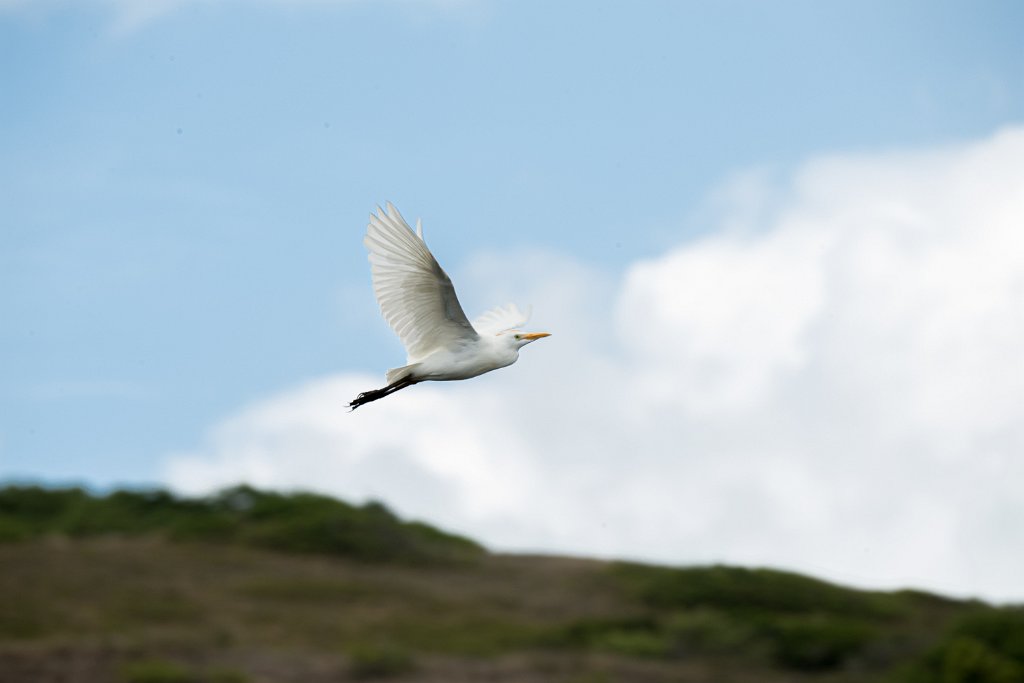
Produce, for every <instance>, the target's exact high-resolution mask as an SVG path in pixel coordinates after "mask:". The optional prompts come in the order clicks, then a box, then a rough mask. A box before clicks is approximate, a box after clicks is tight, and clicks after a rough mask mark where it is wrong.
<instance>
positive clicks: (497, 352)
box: [406, 336, 519, 382]
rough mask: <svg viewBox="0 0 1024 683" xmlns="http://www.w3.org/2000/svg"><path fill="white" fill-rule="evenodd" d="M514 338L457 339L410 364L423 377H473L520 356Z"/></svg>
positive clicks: (442, 378) (452, 378) (512, 361)
mask: <svg viewBox="0 0 1024 683" xmlns="http://www.w3.org/2000/svg"><path fill="white" fill-rule="evenodd" d="M510 339H512V338H511V337H498V336H481V337H477V338H476V339H470V340H466V341H464V342H457V343H456V344H455V345H454V347H453V348H446V349H438V350H437V351H435V352H434V353H432V354H430V355H429V356H427V357H426V358H424V359H423V360H421V361H420V362H418V363H415V364H413V365H412V366H406V367H408V368H410V374H411V375H412V376H413V377H415V378H416V379H420V380H434V381H441V382H443V381H448V380H454V379H469V378H470V377H476V376H477V375H482V374H484V373H485V372H490V371H491V370H497V369H498V368H504V367H507V366H509V365H512V364H513V363H515V362H516V361H517V360H519V348H518V347H514V346H512V345H510V344H509V343H508V341H509V340H510Z"/></svg>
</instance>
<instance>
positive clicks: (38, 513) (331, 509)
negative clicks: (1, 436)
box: [0, 486, 484, 563]
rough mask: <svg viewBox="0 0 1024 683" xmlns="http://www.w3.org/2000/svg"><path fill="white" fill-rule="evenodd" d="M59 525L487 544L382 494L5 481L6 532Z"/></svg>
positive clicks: (356, 547) (261, 540)
mask: <svg viewBox="0 0 1024 683" xmlns="http://www.w3.org/2000/svg"><path fill="white" fill-rule="evenodd" d="M54 533H56V534H64V535H68V536H73V537H85V536H96V535H102V534H125V535H140V534H160V535H163V536H166V537H168V538H172V539H183V540H196V541H209V542H217V543H224V542H236V543H242V544H245V545H251V546H258V547H261V548H266V549H269V550H281V551H287V552H297V553H323V554H330V555H341V556H344V557H350V558H353V559H359V560H365V561H369V562H408V563H461V562H465V561H469V560H474V559H477V558H479V557H481V556H482V555H483V554H484V550H483V548H481V547H480V546H479V545H477V544H476V543H474V542H473V541H470V540H468V539H466V538H462V537H459V536H455V535H452V534H447V533H445V532H443V531H440V530H439V529H435V528H433V527H431V526H428V525H426V524H423V523H421V522H403V521H402V520H400V519H399V518H398V517H396V516H395V515H394V514H393V513H392V512H391V511H390V510H388V509H387V508H386V507H385V506H384V505H382V504H380V503H367V504H366V505H363V506H358V507H357V506H353V505H349V504H348V503H345V502H343V501H340V500H335V499H333V498H330V497H328V496H321V495H316V494H312V493H293V494H280V493H271V492H264V491H257V490H256V489H253V488H251V487H248V486H239V487H235V488H231V489H226V490H224V491H222V492H220V493H218V494H216V495H214V496H211V497H209V498H179V497H177V496H175V495H173V494H171V493H169V492H167V491H163V490H159V489H156V490H143V491H115V492H113V493H110V494H108V495H106V496H93V495H90V494H89V493H87V492H85V491H83V490H81V489H46V488H41V487H36V486H27V487H18V486H9V487H6V488H0V541H8V542H11V541H21V540H26V539H29V538H32V537H36V536H40V535H43V534H54Z"/></svg>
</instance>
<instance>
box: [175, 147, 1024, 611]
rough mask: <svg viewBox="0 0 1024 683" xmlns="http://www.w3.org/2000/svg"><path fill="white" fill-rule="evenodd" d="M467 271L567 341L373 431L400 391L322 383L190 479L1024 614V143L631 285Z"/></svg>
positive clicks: (821, 200)
mask: <svg viewBox="0 0 1024 683" xmlns="http://www.w3.org/2000/svg"><path fill="white" fill-rule="evenodd" d="M747 190H749V188H747ZM766 196H767V197H770V201H767V202H765V201H764V198H765V197H766ZM751 202H757V203H758V206H752V205H751ZM766 206H767V207H770V209H765V208H764V207H766ZM624 230H625V228H624ZM524 263H525V264H529V265H528V267H527V268H526V271H527V272H525V273H524V272H523V271H524V269H523V264H524ZM457 275H458V277H456V281H457V282H458V283H459V284H460V286H461V288H462V289H463V290H465V291H472V290H474V289H477V288H478V289H481V290H484V291H487V292H488V293H491V294H494V295H495V296H498V295H502V294H506V293H508V292H512V291H515V292H517V293H518V296H517V297H515V298H519V299H520V300H527V298H529V299H532V301H533V302H534V303H535V304H537V305H536V311H537V314H538V315H539V316H543V318H542V319H540V320H537V321H536V324H535V325H532V326H531V327H535V328H536V329H547V330H548V331H551V332H554V333H555V336H553V337H551V338H550V339H547V340H544V341H543V342H540V343H538V344H535V345H533V346H531V347H529V348H527V349H525V350H524V352H523V355H522V358H521V360H520V362H519V363H518V364H517V365H516V366H515V367H514V368H512V369H509V370H504V371H501V372H498V373H492V374H491V375H487V376H484V377H481V378H478V379H476V380H473V381H471V382H466V383H460V384H457V385H435V386H431V385H420V386H417V387H415V388H413V389H410V390H408V391H405V392H401V393H399V394H396V395H395V396H393V397H391V398H389V399H387V400H386V401H383V402H381V403H378V404H373V405H370V406H367V407H365V408H363V409H360V410H359V411H357V412H355V413H352V414H345V413H344V411H343V406H344V405H345V403H347V401H348V400H350V399H351V398H352V397H353V396H355V394H356V393H358V392H359V391H362V390H365V389H368V388H371V387H375V386H378V385H379V384H380V382H381V378H380V377H371V376H365V375H362V374H348V373H346V374H340V375H338V376H335V377H328V378H324V379H321V380H318V381H315V382H311V383H309V384H307V385H305V386H300V387H296V388H295V389H294V390H292V391H289V392H286V393H284V394H282V395H279V396H274V397H271V398H268V399H266V400H264V401H261V402H259V403H257V404H255V405H252V406H249V407H247V408H244V409H241V410H240V411H239V412H238V413H237V414H235V415H233V416H230V417H228V418H227V419H225V420H223V421H222V422H221V423H219V424H217V425H214V426H213V427H212V428H211V429H210V431H209V433H208V435H207V436H206V438H205V440H204V441H203V443H202V444H201V445H200V446H198V447H197V448H196V449H195V450H194V451H192V452H189V453H178V454H173V455H170V456H169V457H168V458H167V460H166V481H167V483H168V484H170V485H171V486H173V487H175V488H177V489H179V490H182V491H186V492H191V493H200V492H206V491H209V490H211V489H214V488H217V487H220V486H224V485H227V484H232V483H236V482H239V481H247V482H250V483H253V484H255V485H259V486H267V487H274V488H279V489H288V488H313V489H317V490H321V491H326V492H330V493H333V494H337V495H341V496H344V497H348V498H355V499H366V498H379V499H382V500H384V501H385V502H387V503H388V504H389V505H391V506H393V507H394V508H396V509H397V510H399V511H400V512H402V513H404V514H407V515H413V516H417V517H420V518H424V519H426V520H429V521H431V522H434V523H437V524H439V525H442V526H444V527H446V528H449V529H453V530H457V531H460V532H463V533H467V534H469V535H471V536H473V537H475V538H477V539H479V540H482V541H483V542H484V543H486V544H488V545H489V546H491V547H493V548H497V549H512V550H544V551H552V552H560V553H582V554H587V555H598V556H614V557H629V558H638V559H645V560H652V561H659V562H666V563H673V564H685V563H702V562H728V563H742V564H747V565H771V566H776V567H786V568H792V569H796V570H800V571H805V572H810V573H814V574H816V575H819V576H824V577H828V578H831V579H834V580H838V581H843V582H846V583H852V584H855V585H862V586H872V587H898V586H915V587H922V588H928V589H933V590H938V591H943V592H949V593H954V594H961V595H980V596H983V597H987V598H991V599H1001V600H1006V599H1013V600H1021V599H1024V584H1022V583H1021V581H1020V577H1021V576H1024V523H1022V521H1024V487H1022V486H1021V482H1024V354H1022V350H1024V129H1021V128H1015V129H1008V130H1005V131H1002V132H1000V133H998V134H996V135H994V136H992V137H990V138H988V139H985V140H982V141H979V142H975V143H971V144H962V145H955V146H949V147H946V148H944V149H938V150H926V151H916V152H900V153H878V154H864V155H858V156H835V157H826V158H819V159H812V160H810V161H808V162H807V163H805V164H803V165H802V166H801V167H800V168H799V169H798V170H797V171H796V172H794V173H793V174H792V175H791V176H790V177H788V178H786V179H785V182H784V183H783V184H782V186H781V187H780V186H769V185H768V184H765V185H764V186H762V187H759V188H757V191H755V192H749V191H744V192H742V193H738V194H737V196H736V198H735V201H734V206H733V209H732V211H730V212H729V213H728V215H727V216H725V217H724V218H722V219H721V225H720V229H718V230H715V231H711V232H709V233H708V236H707V237H705V238H702V239H699V240H696V241H690V242H687V243H684V244H680V245H678V246H676V247H675V248H673V249H670V250H668V251H667V252H666V253H664V254H662V255H660V256H658V257H657V258H652V259H647V260H643V261H639V262H637V263H634V264H633V265H631V266H630V267H629V268H628V269H626V271H625V272H624V273H622V274H621V275H620V276H616V277H613V276H610V275H608V274H605V273H601V272H598V271H596V270H595V269H592V268H589V267H588V266H587V265H586V264H581V263H578V262H575V261H574V260H572V259H570V258H567V257H564V256H559V255H553V254H545V253H533V252H529V253H520V254H500V255H499V254H485V255H481V256H479V257H478V258H477V259H476V260H475V261H474V262H473V263H470V264H468V265H467V266H466V267H465V268H463V269H462V271H461V272H459V273H457ZM498 301H504V297H502V298H495V299H494V302H495V303H497V302H498ZM400 360H401V359H396V363H397V362H398V361H400Z"/></svg>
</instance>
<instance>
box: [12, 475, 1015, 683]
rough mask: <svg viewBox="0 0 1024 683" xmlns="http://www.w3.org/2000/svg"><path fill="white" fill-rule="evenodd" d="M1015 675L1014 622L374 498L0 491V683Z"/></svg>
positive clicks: (906, 596) (1004, 678)
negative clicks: (466, 530)
mask: <svg viewBox="0 0 1024 683" xmlns="http://www.w3.org/2000/svg"><path fill="white" fill-rule="evenodd" d="M378 679H379V680H395V681H424V682H426V681H436V682H438V683H440V682H451V683H457V682H459V681H495V682H505V681H508V682H512V681H517V682H522V683H531V682H540V681H552V682H556V683H612V682H618V681H623V682H628V683H645V682H650V683H661V682H665V683H668V682H669V681H671V682H674V683H682V682H697V681H706V682H709V683H710V682H730V681H731V682H736V683H743V682H746V681H750V682H753V681H759V682H765V683H772V682H773V681H780V682H781V681H794V680H796V681H822V682H836V683H839V682H843V683H857V682H861V681H864V682H866V681H892V682H893V683H924V682H925V681H942V682H943V683H960V682H962V683H966V682H967V681H971V682H977V683H987V682H992V683H995V682H999V683H1014V682H1015V681H1022V680H1024V613H1022V612H1021V611H1020V610H1017V609H1012V608H995V607H991V606H988V605H984V604H981V603H976V602H962V601H955V600H949V599H945V598H942V597H939V596H935V595H930V594H926V593H920V592H912V591H903V592H894V593H884V592H868V591H859V590H853V589H849V588H844V587H841V586H836V585H833V584H829V583H826V582H822V581H818V580H815V579H813V578H809V577H805V576H800V575H796V574H792V573H786V572H779V571H773V570H768V569H744V568H735V567H722V566H715V567H689V568H669V567H656V566H647V565H638V564H626V563H609V562H598V561H592V560H583V559H571V558H559V557H532V556H509V555H497V554H491V553H488V552H486V551H485V550H484V549H482V548H481V547H480V546H479V545H477V544H475V543H473V542H472V541H469V540H467V539H463V538H460V537H457V536H453V535H450V534H446V533H444V532H441V531H439V530H437V529H434V528H432V527H430V526H427V525H424V524H419V523H410V522H405V521H402V520H400V519H398V518H397V517H396V516H395V515H393V514H392V513H391V512H390V511H388V510H387V509H386V508H385V507H383V506H382V505H379V504H369V505H365V506H352V505H348V504H346V503H343V502H341V501H336V500H333V499H331V498H327V497H323V496H316V495H311V494H293V495H281V494H271V493H266V492H260V491H256V490H253V489H249V488H238V489H232V490H229V491H225V492H223V493H221V494H219V495H217V496H214V497H212V498H209V499H181V498H177V497H175V496H173V495H170V494H168V493H166V492H161V491H153V492H127V491H120V492H116V493H112V494H110V495H108V496H93V495H90V494H88V493H87V492H84V491H81V490H78V489H65V490H48V489H40V488H33V487H28V488H16V487H8V488H6V489H0V683H14V682H18V683H28V682H31V683H37V682H38V683H48V682H52V683H56V682H57V681H67V682H71V681H74V682H76V683H78V682H81V683H86V682H92V681H117V682H121V683H186V682H191V683H257V682H268V683H269V682H278V681H280V682H282V683H287V682H292V681H294V682H296V683H298V682H299V681H302V682H303V683H328V682H331V683H340V682H343V681H355V680H378Z"/></svg>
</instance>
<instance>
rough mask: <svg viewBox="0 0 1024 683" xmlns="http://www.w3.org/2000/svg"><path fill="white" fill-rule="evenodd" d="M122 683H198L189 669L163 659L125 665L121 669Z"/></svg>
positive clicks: (197, 679)
mask: <svg viewBox="0 0 1024 683" xmlns="http://www.w3.org/2000/svg"><path fill="white" fill-rule="evenodd" d="M121 680H122V681H124V683H199V678H198V676H196V675H195V674H194V673H193V672H191V671H190V670H189V669H187V668H185V667H184V666H182V665H180V664H177V663H175V662H169V661H166V660H163V659H146V660H142V661H138V662H130V663H128V664H125V665H124V667H123V668H122V669H121Z"/></svg>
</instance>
